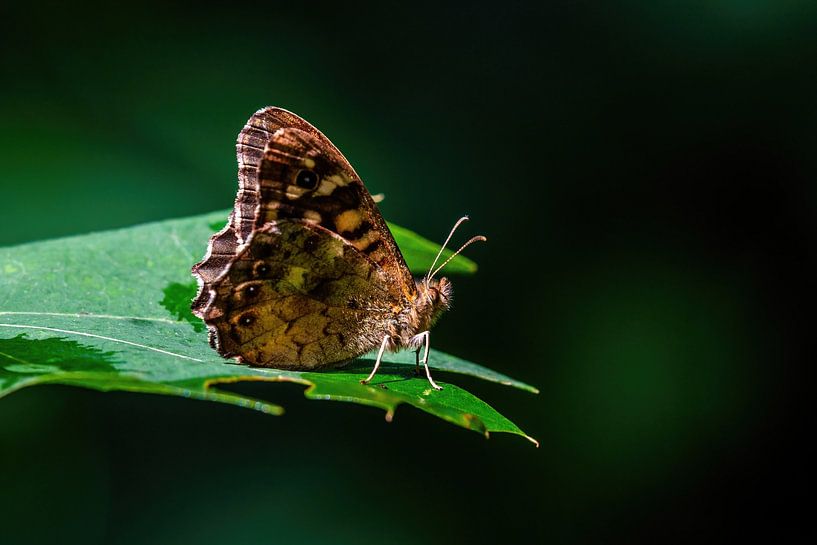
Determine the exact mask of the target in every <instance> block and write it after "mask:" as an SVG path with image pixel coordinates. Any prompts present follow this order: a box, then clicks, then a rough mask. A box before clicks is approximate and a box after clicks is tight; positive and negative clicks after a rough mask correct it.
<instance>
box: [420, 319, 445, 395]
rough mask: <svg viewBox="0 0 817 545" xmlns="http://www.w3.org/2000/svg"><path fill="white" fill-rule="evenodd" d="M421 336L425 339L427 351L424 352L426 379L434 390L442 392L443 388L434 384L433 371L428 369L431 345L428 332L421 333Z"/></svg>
mask: <svg viewBox="0 0 817 545" xmlns="http://www.w3.org/2000/svg"><path fill="white" fill-rule="evenodd" d="M419 336H420V337H423V341H424V343H425V350H424V351H423V365H424V366H425V368H426V377H427V378H428V382H430V383H431V386H432V388H434V389H435V390H442V389H443V387H442V386H438V385H437V383H436V382H434V379H433V378H431V371H430V370H429V369H428V345H429V344H430V342H429V339H428V331H423V332H422V333H420V335H419ZM417 355H418V356H419V355H420V349H419V348H418V349H417Z"/></svg>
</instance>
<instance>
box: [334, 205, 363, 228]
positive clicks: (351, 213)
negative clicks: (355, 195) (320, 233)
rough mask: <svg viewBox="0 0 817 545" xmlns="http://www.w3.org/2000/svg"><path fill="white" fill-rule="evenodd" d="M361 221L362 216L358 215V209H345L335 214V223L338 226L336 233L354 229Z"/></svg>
mask: <svg viewBox="0 0 817 545" xmlns="http://www.w3.org/2000/svg"><path fill="white" fill-rule="evenodd" d="M362 222H363V216H361V215H360V211H359V210H355V209H351V210H345V211H343V212H341V213H340V214H338V215H337V216H335V225H336V226H337V228H338V233H344V232H346V231H354V230H355V229H357V228H358V227H360V224H361V223H362Z"/></svg>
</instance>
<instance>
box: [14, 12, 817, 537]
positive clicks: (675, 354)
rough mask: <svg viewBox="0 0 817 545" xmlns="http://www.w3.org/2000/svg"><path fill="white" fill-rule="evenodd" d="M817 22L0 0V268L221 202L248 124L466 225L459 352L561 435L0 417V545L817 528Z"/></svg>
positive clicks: (414, 414)
mask: <svg viewBox="0 0 817 545" xmlns="http://www.w3.org/2000/svg"><path fill="white" fill-rule="evenodd" d="M815 25H817V4H814V3H811V2H796V1H794V0H785V1H781V0H774V1H772V0H746V1H735V0H706V1H703V0H701V1H693V2H660V3H657V2H648V1H645V0H629V1H610V2H595V3H593V2H575V1H570V2H567V1H560V2H556V1H543V2H535V3H534V2H531V3H516V2H502V3H501V5H499V4H497V3H488V2H485V3H479V2H477V3H469V4H468V5H467V6H457V7H455V6H445V5H440V4H429V5H425V6H421V5H412V6H409V5H407V4H392V3H370V4H363V3H357V2H333V3H329V2H327V3H323V2H309V3H277V2H265V3H260V4H257V5H256V4H254V3H251V2H243V3H241V4H234V5H232V6H230V7H229V9H226V8H225V9H217V8H210V7H208V6H207V5H206V4H203V3H192V2H191V3H188V4H186V5H180V6H178V7H172V6H169V5H166V4H164V3H158V4H156V5H154V6H147V5H145V4H140V5H138V6H137V5H134V4H121V5H118V6H116V7H110V6H108V4H107V3H104V4H103V3H100V4H99V5H94V4H93V3H88V2H84V3H81V5H69V4H68V3H53V4H40V3H38V2H25V3H22V2H17V3H14V4H11V3H9V2H3V3H2V7H0V82H2V85H0V167H2V170H0V184H2V199H0V218H2V220H0V221H2V229H1V230H0V244H3V245H10V244H17V243H22V242H28V241H34V240H40V239H45V238H49V237H56V236H62V235H67V234H77V233H86V232H90V231H96V230H103V229H109V228H116V227H125V226H130V225H133V224H137V223H142V222H147V221H152V220H161V219H167V218H174V217H183V216H187V215H193V214H198V213H204V212H209V211H212V210H218V209H225V208H228V207H229V206H231V204H232V200H233V197H234V194H235V189H236V164H235V155H234V142H235V137H236V135H237V133H238V131H239V130H240V128H241V127H242V125H243V124H244V122H245V121H246V119H247V118H248V117H249V116H250V115H251V114H252V113H253V112H254V111H255V110H256V109H258V108H259V107H262V106H266V105H278V106H282V107H285V108H287V109H290V110H292V111H294V112H297V113H298V114H300V115H302V116H304V117H305V118H306V119H308V120H309V121H311V122H312V123H314V124H315V125H316V126H318V127H319V128H320V129H321V130H322V131H324V132H325V133H326V134H327V135H328V136H329V137H330V138H331V139H332V140H333V141H334V142H335V144H336V145H337V146H338V147H339V148H340V149H341V150H343V152H344V153H345V155H346V156H347V157H348V158H349V159H350V161H351V162H352V164H353V165H354V166H355V167H356V169H357V171H358V172H359V173H360V174H361V176H362V177H363V179H364V180H365V181H366V183H367V186H368V187H369V189H370V190H371V191H372V193H378V192H383V193H385V194H386V200H385V202H384V203H382V205H381V207H382V210H383V213H384V215H385V216H386V218H387V219H389V220H390V221H393V222H395V223H398V224H401V225H403V226H406V227H408V228H411V229H413V230H415V231H417V232H419V233H421V234H422V235H424V236H426V237H428V238H431V239H433V240H438V241H441V240H442V239H443V238H444V236H445V235H446V233H447V232H448V229H449V228H450V226H451V224H452V223H453V221H454V220H455V219H456V218H457V217H459V216H460V215H461V214H463V213H469V214H470V215H471V217H472V222H471V223H470V224H469V225H468V227H467V228H466V231H465V232H464V233H462V234H461V235H460V236H461V237H463V238H464V237H466V235H467V234H469V232H473V233H484V234H486V235H487V236H488V238H489V243H488V244H485V245H477V246H474V247H472V248H471V249H469V250H468V254H469V256H470V257H472V258H473V259H475V260H476V261H477V262H479V264H480V271H479V273H478V274H477V275H476V276H474V277H470V278H456V279H454V284H455V293H456V306H455V309H454V310H453V311H452V312H450V313H449V314H448V315H447V316H446V318H445V319H444V320H443V321H442V322H441V323H440V324H439V325H438V326H437V328H435V331H434V336H433V343H434V346H435V347H436V348H438V349H441V350H444V351H447V352H450V353H453V354H457V355H459V356H462V357H465V358H467V359H470V360H472V361H475V362H478V363H481V364H484V365H486V366H488V367H491V368H494V369H496V370H498V371H501V372H504V373H507V374H509V375H512V376H514V377H517V378H520V379H522V380H525V381H527V382H530V383H533V384H535V385H537V386H538V387H539V388H540V389H541V394H540V395H538V396H534V395H530V394H527V393H524V392H518V391H512V390H510V389H507V388H504V387H501V386H497V385H492V384H487V383H481V382H479V381H472V380H468V379H466V378H463V377H456V378H452V379H451V380H455V381H456V382H457V383H458V384H461V385H463V386H464V387H466V388H468V389H470V390H471V391H473V392H474V393H476V394H477V395H479V396H481V397H482V398H483V399H485V400H486V401H488V402H489V403H491V404H492V405H493V406H494V407H496V408H497V409H498V410H500V411H501V412H503V413H504V414H505V415H507V416H508V417H510V418H511V419H512V420H514V421H515V422H517V423H518V424H519V425H520V426H521V427H522V428H523V429H524V430H525V431H527V432H528V433H530V434H531V435H533V436H534V437H536V438H537V439H539V441H540V442H541V448H539V449H535V448H532V447H531V446H530V445H529V444H528V443H527V442H526V441H524V440H521V439H519V438H516V437H510V436H502V435H497V436H494V437H492V438H491V439H490V440H488V441H486V440H485V439H484V438H482V437H480V436H479V435H478V434H475V433H471V432H467V431H465V430H461V429H458V428H455V427H453V426H451V425H449V424H446V423H444V422H442V421H439V420H437V419H435V418H433V417H430V416H428V415H425V414H423V413H420V412H418V411H415V410H413V409H411V408H402V409H401V410H399V411H398V413H397V416H396V418H395V421H394V422H393V423H391V424H386V423H385V422H384V420H383V414H382V413H381V412H379V411H377V410H373V409H368V408H365V407H359V406H354V405H349V404H341V403H323V402H311V401H306V400H305V399H304V398H303V396H302V389H301V387H298V386H295V385H286V384H281V385H274V384H267V385H258V384H255V385H246V386H238V388H243V389H244V390H245V391H248V392H251V393H252V394H253V395H257V396H260V397H265V398H267V399H270V400H272V401H275V402H277V403H280V404H282V405H284V406H285V407H286V408H287V411H288V412H287V414H286V415H285V416H283V417H271V416H265V415H262V414H258V413H254V412H251V411H247V410H244V409H240V408H236V407H232V406H222V405H216V404H210V403H203V402H192V401H186V400H182V399H175V398H163V397H159V396H145V395H137V394H124V393H109V394H102V393H97V392H89V391H83V390H74V389H69V388H65V387H44V388H36V389H31V390H25V391H21V392H18V393H15V394H13V395H11V396H10V397H8V398H6V399H3V400H2V401H0V466H2V470H0V522H1V523H0V528H2V529H0V542H2V543H3V544H4V545H5V544H13V543H56V542H59V543H73V542H77V543H121V544H142V543H150V544H156V543H178V542H181V541H182V540H184V541H185V542H195V543H261V542H274V543H287V542H296V543H383V542H384V541H386V542H390V543H417V542H423V543H429V544H431V543H455V542H469V543H504V542H522V541H525V542H532V541H538V542H556V543H598V542H627V543H633V542H655V541H658V542H668V541H695V542H702V541H703V542H706V541H718V540H719V541H723V540H726V539H730V540H731V539H737V538H743V537H749V536H752V537H755V538H757V537H765V538H767V539H770V540H774V541H775V542H780V541H781V540H782V541H786V540H787V539H788V538H795V537H800V538H802V537H803V536H804V535H807V534H809V533H813V524H811V523H810V522H809V519H808V517H806V506H807V503H806V502H807V501H810V495H807V493H808V492H809V490H808V489H809V486H808V481H809V480H810V478H809V475H810V472H809V471H808V469H809V466H810V465H811V462H812V460H813V455H814V450H813V449H812V448H811V447H808V446H807V441H806V438H807V437H808V435H810V432H811V431H812V430H813V426H809V425H808V424H811V422H807V420H809V421H810V420H811V418H810V417H811V414H812V413H811V412H810V410H807V409H808V407H809V406H810V404H806V403H805V400H806V393H807V392H806V388H807V384H806V383H805V381H804V380H803V379H801V378H800V377H799V376H798V370H799V369H798V367H799V363H800V358H801V356H803V350H802V340H803V339H805V338H806V334H808V333H811V330H812V329H813V318H812V313H813V308H814V290H813V285H812V284H813V278H814V274H815V270H816V269H817V268H816V267H815V252H814V249H815V234H816V230H815V228H816V227H817V224H816V221H815V220H816V218H817V215H815V198H816V197H817V191H815V189H816V188H817V185H815V177H816V175H817V162H816V161H815V157H817V156H816V155H815V153H814V148H815V144H817V137H815V135H817V78H815V77H814V67H815V66H817V33H815Z"/></svg>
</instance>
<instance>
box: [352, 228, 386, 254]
mask: <svg viewBox="0 0 817 545" xmlns="http://www.w3.org/2000/svg"><path fill="white" fill-rule="evenodd" d="M378 238H380V237H379V236H378V234H377V232H376V231H374V230H370V231H366V234H364V235H363V236H362V237H360V238H359V239H357V240H355V241H354V242H352V246H354V247H355V248H357V249H358V250H360V251H361V252H362V251H363V250H365V249H366V248H368V247H369V244H371V243H372V242H374V241H375V240H377V239H378Z"/></svg>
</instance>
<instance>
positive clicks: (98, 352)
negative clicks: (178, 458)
mask: <svg viewBox="0 0 817 545" xmlns="http://www.w3.org/2000/svg"><path fill="white" fill-rule="evenodd" d="M225 215H226V214H225V213H224V212H218V213H214V214H207V215H204V216H198V217H193V218H186V219H181V220H170V221H164V222H160V223H153V224H148V225H142V226H137V227H133V228H129V229H122V230H118V231H109V232H103V233H94V234H90V235H84V236H78V237H71V238H64V239H57V240H50V241H45V242H38V243H33V244H26V245H21V246H16V247H9V248H0V397H2V396H4V395H6V394H9V393H11V392H13V391H15V390H18V389H20V388H24V387H26V386H34V385H38V384H67V385H72V386H79V387H85V388H92V389H96V390H102V391H109V390H125V391H134V392H144V393H154V394H167V395H178V396H184V397H191V398H196V399H207V400H212V401H220V402H225V403H233V404H236V405H240V406H242V407H248V408H252V409H256V410H259V411H264V412H267V413H271V414H281V413H282V412H283V409H282V408H281V407H279V406H277V405H275V404H272V403H269V402H266V401H261V400H257V399H252V398H249V397H247V396H244V395H241V394H238V393H233V392H228V391H225V390H221V389H219V388H218V387H217V386H218V385H219V384H225V383H232V382H240V381H248V380H263V381H272V382H276V381H277V382H295V383H298V384H303V385H305V386H307V389H306V396H307V397H308V398H311V399H331V400H341V401H351V402H355V403H361V404H365V405H371V406H374V407H380V408H382V409H384V410H385V411H386V415H387V419H391V417H392V416H393V414H394V411H395V409H396V408H397V406H398V405H400V404H401V403H405V404H408V405H412V406H414V407H417V408H418V409H421V410H423V411H426V412H428V413H430V414H433V415H435V416H437V417H439V418H443V419H445V420H447V421H449V422H452V423H454V424H457V425H459V426H462V427H464V428H467V429H472V430H475V431H478V432H480V433H484V434H486V435H487V434H488V433H489V432H506V433H512V434H517V435H521V436H523V437H527V438H528V439H531V438H530V437H528V436H527V435H525V434H524V433H523V432H522V430H520V429H519V428H518V427H517V426H516V425H515V424H513V423H512V422H511V421H510V420H508V419H507V418H505V417H503V416H502V415H501V414H499V413H498V412H497V411H496V410H494V409H493V408H492V407H490V406H489V405H488V404H486V403H484V402H483V401H481V400H479V399H478V398H476V397H475V396H473V395H472V394H470V393H468V392H467V391H465V390H463V389H461V388H459V387H457V386H456V385H454V384H451V383H448V382H444V387H445V389H444V390H443V391H435V390H433V389H431V388H430V387H429V385H428V382H427V381H426V380H425V379H424V378H423V377H415V376H414V375H413V371H414V354H413V353H408V352H402V353H397V354H391V355H388V356H387V357H385V358H384V362H385V363H384V364H383V366H382V368H381V369H382V370H381V372H379V373H378V375H377V377H376V378H375V380H374V381H373V383H372V384H371V385H362V384H360V383H359V381H360V379H362V378H364V377H365V376H366V375H367V374H368V372H369V371H370V370H371V367H372V365H373V363H374V361H373V360H374V358H373V357H372V356H371V355H367V356H364V357H362V358H360V359H359V360H356V361H355V362H353V363H352V364H350V365H349V366H347V367H346V368H343V369H340V370H332V371H325V372H293V371H282V370H277V369H263V368H253V367H249V366H245V365H239V364H236V363H235V362H233V361H232V360H225V359H223V358H221V357H220V356H219V355H218V354H217V353H216V352H215V351H213V350H212V349H211V348H210V346H209V344H208V342H207V333H206V328H205V327H204V324H203V323H202V322H201V320H199V319H198V318H196V317H195V316H193V314H192V313H191V312H190V301H191V299H192V298H193V296H194V295H195V293H196V283H195V282H194V281H193V279H192V277H191V275H190V267H191V266H192V265H193V263H195V262H197V261H198V260H199V259H200V258H201V256H203V255H204V251H205V248H206V244H207V240H208V238H209V236H210V235H211V234H212V232H213V229H214V228H218V227H219V225H220V224H221V223H223V218H224V217H225ZM392 227H393V228H394V229H395V238H396V239H397V241H398V244H400V246H401V248H403V252H404V255H405V257H406V259H407V261H408V262H409V264H410V265H411V266H413V267H416V266H417V264H420V266H421V267H424V268H423V269H422V270H423V271H424V270H425V268H427V264H430V263H431V260H432V259H433V257H434V255H435V254H436V251H437V250H438V248H439V247H438V246H437V245H435V244H433V243H432V242H429V241H427V240H425V239H422V238H421V237H419V236H418V235H416V234H414V233H412V232H411V231H408V230H406V229H402V228H396V227H394V226H392ZM475 269H476V265H474V264H473V262H471V261H469V260H467V259H465V258H461V257H459V256H458V258H456V259H455V260H453V261H452V262H451V268H450V269H448V271H449V273H451V272H473V271H474V270H475ZM413 270H416V269H413ZM430 365H431V367H433V368H435V369H438V370H440V371H445V372H450V373H460V374H464V375H471V376H474V377H478V378H481V379H484V380H487V381H491V382H496V383H500V384H505V385H508V386H513V387H516V388H519V389H522V390H527V391H530V392H536V389H535V388H533V387H532V386H529V385H527V384H525V383H523V382H519V381H517V380H514V379H511V378H510V377H507V376H505V375H502V374H500V373H496V372H494V371H491V370H490V369H487V368H485V367H482V366H479V365H476V364H474V363H470V362H467V361H464V360H461V359H459V358H456V357H454V356H450V355H448V354H444V353H442V352H439V351H436V350H432V352H431V356H430ZM437 378H438V379H439V378H441V376H438V377H437ZM438 382H441V381H439V380H438ZM441 383H443V382H441ZM531 441H533V439H531Z"/></svg>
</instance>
